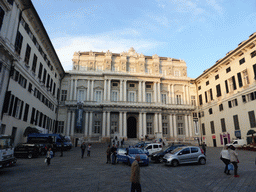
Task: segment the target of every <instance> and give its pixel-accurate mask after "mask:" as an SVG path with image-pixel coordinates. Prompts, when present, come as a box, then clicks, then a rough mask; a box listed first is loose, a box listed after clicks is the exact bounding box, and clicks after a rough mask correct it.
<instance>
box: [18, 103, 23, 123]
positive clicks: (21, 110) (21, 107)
mask: <svg viewBox="0 0 256 192" xmlns="http://www.w3.org/2000/svg"><path fill="white" fill-rule="evenodd" d="M23 105H24V101H21V106H20V114H19V119H21V117H22V112H23Z"/></svg>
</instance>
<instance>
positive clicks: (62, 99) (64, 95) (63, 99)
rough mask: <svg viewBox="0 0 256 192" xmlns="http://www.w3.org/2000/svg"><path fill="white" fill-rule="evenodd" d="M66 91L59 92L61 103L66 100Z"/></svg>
mask: <svg viewBox="0 0 256 192" xmlns="http://www.w3.org/2000/svg"><path fill="white" fill-rule="evenodd" d="M67 94H68V91H67V90H61V101H66V100H67Z"/></svg>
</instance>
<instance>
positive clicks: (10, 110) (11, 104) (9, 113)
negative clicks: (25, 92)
mask: <svg viewBox="0 0 256 192" xmlns="http://www.w3.org/2000/svg"><path fill="white" fill-rule="evenodd" d="M14 99H15V97H14V96H13V95H11V102H10V105H9V111H8V115H9V116H11V115H12V108H13V104H14Z"/></svg>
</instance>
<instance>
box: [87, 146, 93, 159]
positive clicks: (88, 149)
mask: <svg viewBox="0 0 256 192" xmlns="http://www.w3.org/2000/svg"><path fill="white" fill-rule="evenodd" d="M91 148H92V145H91V144H89V145H88V148H87V157H90V155H91Z"/></svg>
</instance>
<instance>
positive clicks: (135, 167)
mask: <svg viewBox="0 0 256 192" xmlns="http://www.w3.org/2000/svg"><path fill="white" fill-rule="evenodd" d="M139 161H140V156H139V155H136V157H135V161H134V162H133V163H132V166H131V182H132V186H131V192H135V190H136V191H137V192H140V191H141V185H140V166H139Z"/></svg>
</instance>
